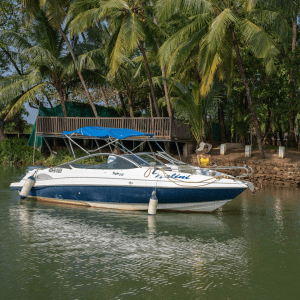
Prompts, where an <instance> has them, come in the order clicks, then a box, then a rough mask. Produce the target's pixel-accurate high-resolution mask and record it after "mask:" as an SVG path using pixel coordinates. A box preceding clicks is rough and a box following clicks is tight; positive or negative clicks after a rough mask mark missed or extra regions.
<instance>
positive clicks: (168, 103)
mask: <svg viewBox="0 0 300 300" xmlns="http://www.w3.org/2000/svg"><path fill="white" fill-rule="evenodd" d="M150 5H151V6H153V2H152V1H150ZM153 22H154V23H155V24H156V25H158V20H157V18H156V16H155V14H154V15H153ZM156 44H157V48H158V49H159V48H160V45H159V43H158V42H157V43H156ZM160 69H161V75H162V77H163V85H164V92H165V98H166V102H167V109H168V115H169V117H170V118H173V112H172V106H171V101H170V95H169V89H168V85H167V81H166V80H165V78H166V70H165V67H164V66H163V65H161V66H160Z"/></svg>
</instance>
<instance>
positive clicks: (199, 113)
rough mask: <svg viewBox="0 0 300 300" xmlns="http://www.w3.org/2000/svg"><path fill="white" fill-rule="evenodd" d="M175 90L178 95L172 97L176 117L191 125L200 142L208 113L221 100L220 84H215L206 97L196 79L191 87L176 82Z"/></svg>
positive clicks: (195, 136)
mask: <svg viewBox="0 0 300 300" xmlns="http://www.w3.org/2000/svg"><path fill="white" fill-rule="evenodd" d="M173 91H174V92H175V94H177V97H174V98H171V103H172V105H173V108H174V111H175V115H176V117H177V118H178V119H181V120H183V121H184V122H185V123H187V124H188V125H189V127H190V130H191V132H192V135H193V137H194V138H195V140H196V142H197V143H198V144H200V142H202V139H203V133H204V124H205V123H206V118H207V114H208V112H209V110H211V109H212V107H213V106H214V105H216V104H217V103H218V102H219V100H220V91H219V88H218V86H216V85H215V86H214V87H213V88H212V89H211V91H210V92H209V93H208V94H207V95H206V96H205V97H203V96H201V94H200V84H199V83H198V82H196V81H194V82H193V83H192V85H191V86H190V87H187V86H185V85H183V84H182V83H180V82H175V84H174V86H173Z"/></svg>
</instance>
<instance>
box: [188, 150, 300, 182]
mask: <svg viewBox="0 0 300 300" xmlns="http://www.w3.org/2000/svg"><path fill="white" fill-rule="evenodd" d="M183 160H184V161H185V162H187V163H190V164H192V165H197V158H196V156H195V155H190V156H189V157H186V158H184V159H183ZM217 164H218V166H244V165H248V166H250V167H251V168H252V169H253V175H252V176H250V177H247V179H246V180H249V181H251V182H253V183H254V185H257V186H261V187H270V186H276V187H286V188H300V165H299V164H288V163H278V162H277V161H272V160H252V159H245V160H228V159H224V160H221V161H218V162H217ZM222 172H224V173H227V174H230V175H233V176H237V175H240V174H241V172H243V171H239V170H235V171H227V172H225V171H223V170H222Z"/></svg>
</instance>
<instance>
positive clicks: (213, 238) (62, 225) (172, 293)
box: [0, 167, 300, 300]
mask: <svg viewBox="0 0 300 300" xmlns="http://www.w3.org/2000/svg"><path fill="white" fill-rule="evenodd" d="M23 174H24V169H22V168H15V167H11V168H10V167H0V203H1V209H0V228H1V229H0V230H1V233H0V299H5V300H6V299H22V300H27V299H30V300H35V299H166V300H167V299H299V297H300V283H299V281H300V239H299V238H300V192H299V191H293V190H263V191H261V192H260V193H259V194H258V195H256V196H252V195H251V193H244V194H243V195H241V196H239V197H238V198H236V199H235V200H234V201H232V202H231V203H230V204H229V205H227V206H226V207H225V208H224V209H223V210H222V211H220V212H218V213H217V214H214V215H205V214H204V215H203V214H182V213H181V214H173V213H159V214H158V215H157V216H155V217H148V215H147V214H146V213H129V212H118V211H107V210H99V209H98V210H97V209H90V208H78V207H70V206H61V205H47V204H40V203H36V202H31V201H27V202H24V203H20V201H19V199H18V196H17V193H16V192H15V191H11V190H10V189H9V184H10V182H12V181H17V180H19V179H20V178H21V177H22V175H23Z"/></svg>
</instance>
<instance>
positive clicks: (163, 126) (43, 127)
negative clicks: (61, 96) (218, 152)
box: [37, 117, 191, 140]
mask: <svg viewBox="0 0 300 300" xmlns="http://www.w3.org/2000/svg"><path fill="white" fill-rule="evenodd" d="M86 126H100V127H111V128H130V129H135V130H137V131H141V132H145V133H153V134H154V137H155V138H161V139H168V140H174V139H177V140H189V139H190V138H191V134H190V130H189V128H188V126H187V125H185V124H184V123H182V122H181V121H178V120H174V119H172V118H124V117H122V118H81V117H70V118H66V117H38V118H37V135H53V136H58V135H61V134H62V133H63V131H72V130H75V129H78V128H80V127H86Z"/></svg>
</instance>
